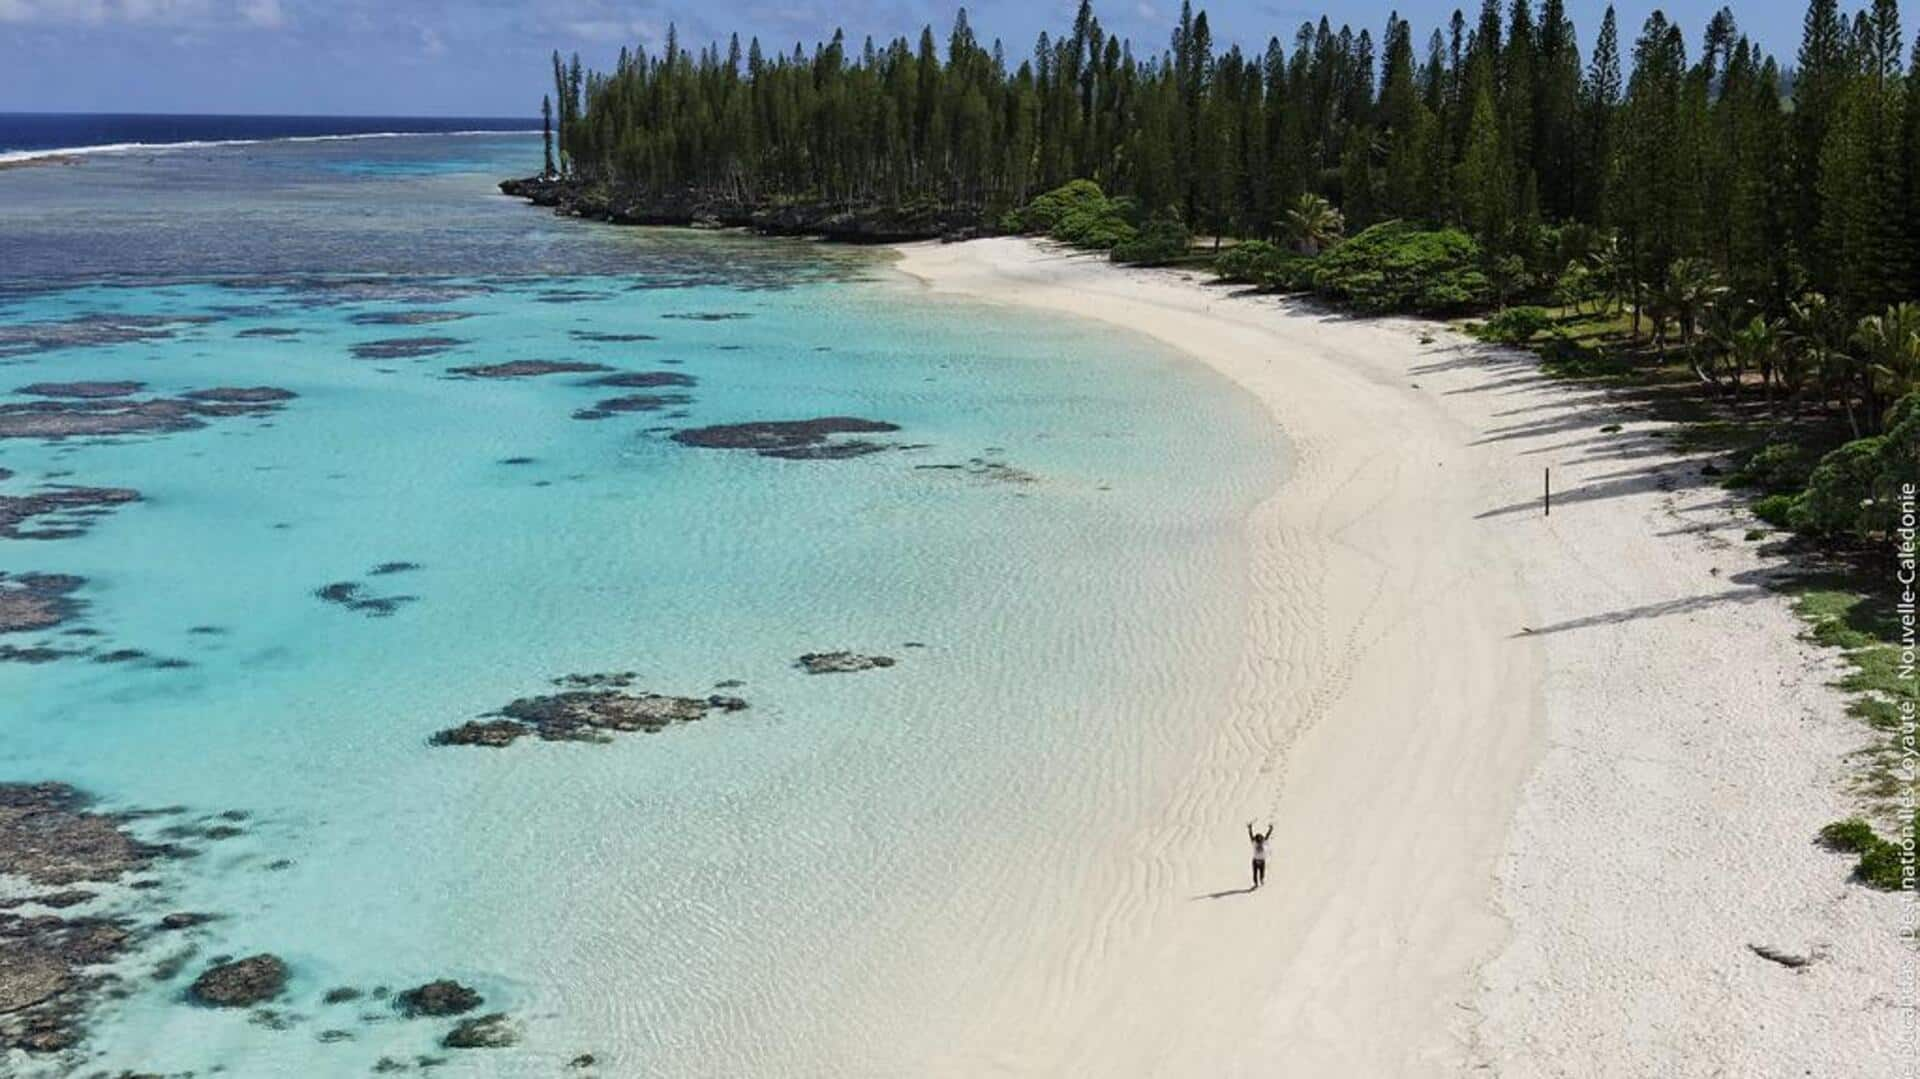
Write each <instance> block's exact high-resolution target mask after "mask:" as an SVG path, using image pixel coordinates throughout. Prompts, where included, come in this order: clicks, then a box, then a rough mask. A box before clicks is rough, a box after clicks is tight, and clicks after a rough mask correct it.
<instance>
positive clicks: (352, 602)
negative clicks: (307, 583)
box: [313, 571, 420, 618]
mask: <svg viewBox="0 0 1920 1079" xmlns="http://www.w3.org/2000/svg"><path fill="white" fill-rule="evenodd" d="M394 572H397V571H394ZM313 594H314V596H315V598H317V599H319V600H321V601H322V602H325V603H331V604H333V605H334V606H336V607H342V608H345V609H346V610H349V611H355V612H358V613H360V614H364V615H366V616H367V617H369V618H385V617H387V616H388V615H390V614H392V613H393V612H395V611H397V610H399V609H400V607H401V606H402V605H403V604H407V603H412V602H414V601H415V600H417V599H419V598H420V597H418V596H369V595H366V594H365V593H364V592H362V591H361V586H360V582H358V581H335V582H333V583H332V584H328V585H321V586H320V587H319V588H316V589H314V590H313Z"/></svg>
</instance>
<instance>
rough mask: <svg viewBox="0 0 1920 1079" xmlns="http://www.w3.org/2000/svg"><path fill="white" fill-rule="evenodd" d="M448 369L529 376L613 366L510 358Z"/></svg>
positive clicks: (497, 375)
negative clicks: (498, 361) (499, 361)
mask: <svg viewBox="0 0 1920 1079" xmlns="http://www.w3.org/2000/svg"><path fill="white" fill-rule="evenodd" d="M447 370H448V371H449V372H450V373H452V374H456V375H468V376H471V377H473V378H527V377H529V376H532V375H563V374H580V373H585V372H590V371H611V370H612V368H610V367H608V366H607V365H606V364H604V363H581V362H579V361H576V360H509V361H507V362H505V363H487V364H479V365H477V366H473V367H449V368H448V369H447Z"/></svg>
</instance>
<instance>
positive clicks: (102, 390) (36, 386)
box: [17, 382, 147, 398]
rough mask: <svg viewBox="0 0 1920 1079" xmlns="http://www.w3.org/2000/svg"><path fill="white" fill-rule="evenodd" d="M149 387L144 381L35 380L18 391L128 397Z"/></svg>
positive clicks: (84, 396) (56, 394) (71, 395)
mask: <svg viewBox="0 0 1920 1079" xmlns="http://www.w3.org/2000/svg"><path fill="white" fill-rule="evenodd" d="M146 388H147V384H146V383H144V382H35V383H33V384H32V385H29V386H22V387H20V389H19V390H18V391H17V392H19V393H24V394H27V395H28V396H30V397H78V398H98V397H126V396H128V395H129V394H135V393H139V392H140V391H141V390H144V389H146Z"/></svg>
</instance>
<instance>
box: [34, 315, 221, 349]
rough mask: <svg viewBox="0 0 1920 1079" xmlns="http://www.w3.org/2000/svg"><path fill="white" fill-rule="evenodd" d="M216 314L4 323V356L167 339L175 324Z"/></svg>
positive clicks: (200, 321) (209, 319) (207, 319)
mask: <svg viewBox="0 0 1920 1079" xmlns="http://www.w3.org/2000/svg"><path fill="white" fill-rule="evenodd" d="M218 321H219V319H218V318H217V317H216V316H213V315H110V314H101V315H83V316H81V317H79V318H71V319H61V320H59V321H53V322H22V323H15V324H13V325H6V324H0V357H6V356H25V355H28V354H31V353H35V352H51V351H53V350H55V349H62V348H91V347H97V346H101V345H121V344H127V343H130V342H134V341H164V340H166V339H168V338H170V337H172V336H173V335H174V329H175V327H179V326H191V325H199V324H203V323H208V322H218Z"/></svg>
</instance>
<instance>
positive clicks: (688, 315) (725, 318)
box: [660, 311, 753, 322]
mask: <svg viewBox="0 0 1920 1079" xmlns="http://www.w3.org/2000/svg"><path fill="white" fill-rule="evenodd" d="M660 317H661V318H677V319H681V320H683V321H686V322H730V321H732V320H734V319H738V318H752V317H753V316H752V315H751V314H749V313H748V312H745V311H687V312H682V313H679V314H670V315H661V316H660Z"/></svg>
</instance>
